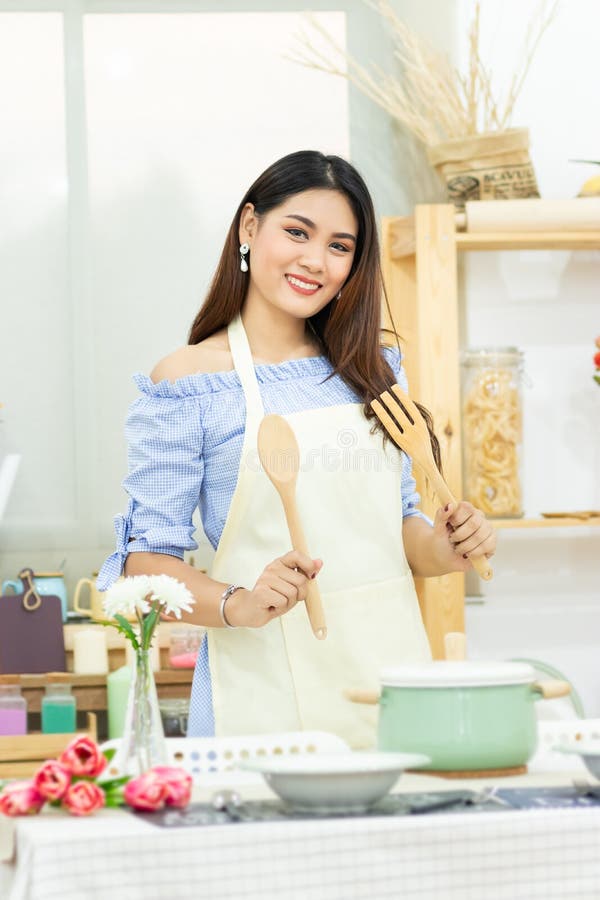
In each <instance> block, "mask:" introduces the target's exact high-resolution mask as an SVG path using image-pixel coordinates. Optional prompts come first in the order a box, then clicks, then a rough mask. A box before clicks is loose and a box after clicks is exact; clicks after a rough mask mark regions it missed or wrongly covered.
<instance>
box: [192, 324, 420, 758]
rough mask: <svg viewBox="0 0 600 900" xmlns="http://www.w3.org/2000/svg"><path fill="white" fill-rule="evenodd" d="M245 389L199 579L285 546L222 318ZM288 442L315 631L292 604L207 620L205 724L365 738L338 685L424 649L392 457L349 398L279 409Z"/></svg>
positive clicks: (244, 365)
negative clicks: (320, 613)
mask: <svg viewBox="0 0 600 900" xmlns="http://www.w3.org/2000/svg"><path fill="white" fill-rule="evenodd" d="M228 334H229V343H230V347H231V353H232V357H233V363H234V366H235V368H236V371H237V373H238V375H239V377H240V380H241V383H242V387H243V389H244V394H245V398H246V431H245V437H244V444H243V449H242V455H241V459H240V470H239V474H238V481H237V486H236V489H235V492H234V495H233V499H232V501H231V507H230V509H229V515H228V517H227V521H226V523H225V527H224V529H223V533H222V535H221V540H220V541H219V545H218V548H217V552H216V555H215V558H214V562H213V566H212V570H211V577H212V578H215V579H216V580H218V581H223V582H226V583H228V584H229V583H232V584H241V585H243V586H245V587H247V588H249V589H251V588H252V587H253V586H254V584H255V583H256V580H257V578H258V576H259V575H260V573H261V572H262V571H263V569H264V568H265V566H266V565H267V564H268V563H270V562H271V561H272V560H274V559H276V558H277V557H278V556H282V555H283V554H284V553H286V552H288V551H289V550H290V549H291V542H290V536H289V532H288V529H287V526H286V521H285V516H284V513H283V508H282V505H281V500H280V499H279V496H278V494H277V492H276V491H275V488H274V487H273V485H272V484H271V482H270V481H269V479H268V478H267V476H266V475H265V473H264V471H263V470H262V468H261V466H260V462H259V459H258V451H257V433H258V426H259V424H260V421H261V419H262V417H263V416H264V410H263V405H262V400H261V396H260V392H259V388H258V382H257V380H256V375H255V372H254V365H253V361H252V357H251V354H250V347H249V344H248V339H247V337H246V332H245V331H244V327H243V325H242V321H241V318H240V317H239V316H238V317H237V318H236V319H235V320H234V321H233V322H232V323H231V325H230V326H229V329H228ZM285 418H286V419H287V421H288V422H289V423H290V425H291V426H292V428H293V429H294V432H295V434H296V437H297V439H298V445H299V448H300V472H299V475H298V484H297V501H298V508H299V513H300V519H301V521H302V523H303V526H304V531H305V534H306V539H307V543H308V547H309V550H310V553H311V554H312V556H313V558H317V557H318V558H320V559H322V560H323V568H322V570H321V572H320V574H319V575H318V576H317V578H318V582H319V587H320V591H321V597H322V600H323V606H324V611H325V617H326V621H327V638H326V639H325V640H324V641H318V640H317V639H316V638H315V637H314V636H313V634H312V631H311V629H310V625H309V621H308V615H307V612H306V608H305V606H304V604H303V603H298V604H297V605H296V606H295V607H294V609H292V610H291V611H290V612H289V613H286V614H285V615H283V616H281V617H278V618H276V619H274V620H273V621H271V622H269V624H268V625H265V626H264V627H263V628H239V629H228V628H211V629H209V635H208V640H209V645H208V646H209V661H210V671H211V680H212V695H213V705H214V718H215V733H216V734H217V735H232V734H257V733H264V732H276V731H297V730H304V729H315V730H320V731H329V732H333V733H335V734H338V735H339V736H340V737H342V738H344V739H345V740H346V741H347V742H348V743H349V744H350V746H352V747H356V748H362V747H372V746H373V745H374V744H375V733H376V719H377V707H367V706H362V705H357V704H353V703H351V702H350V701H348V700H346V699H345V697H344V693H343V692H344V689H345V688H350V687H360V688H365V689H377V688H378V687H379V671H380V669H381V668H382V667H383V666H385V665H390V664H394V663H396V664H397V663H399V662H421V661H423V660H427V659H430V658H431V654H430V649H429V643H428V641H427V636H426V634H425V629H424V627H423V623H422V620H421V615H420V611H419V604H418V600H417V597H416V593H415V589H414V583H413V578H412V574H411V572H410V569H409V567H408V564H407V562H406V557H405V554H404V549H403V545H402V497H401V491H400V481H401V477H400V475H401V472H400V470H401V464H402V463H401V459H402V457H401V455H400V454H399V453H398V451H397V450H396V448H395V447H394V446H393V445H391V443H390V442H388V443H387V444H386V448H385V450H384V447H383V440H382V436H381V433H380V432H377V433H376V434H375V435H371V434H370V428H371V423H369V422H368V421H367V419H365V417H364V414H363V411H362V404H359V403H349V404H341V405H338V406H328V407H325V408H322V409H310V410H306V411H303V412H299V413H292V414H290V415H286V416H285Z"/></svg>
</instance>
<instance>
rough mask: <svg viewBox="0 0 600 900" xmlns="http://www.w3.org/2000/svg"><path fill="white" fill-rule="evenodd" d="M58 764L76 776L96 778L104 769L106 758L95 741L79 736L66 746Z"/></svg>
mask: <svg viewBox="0 0 600 900" xmlns="http://www.w3.org/2000/svg"><path fill="white" fill-rule="evenodd" d="M59 762H61V763H62V764H63V766H66V767H67V769H68V770H69V771H70V772H71V773H72V774H73V775H77V776H82V775H83V776H88V777H89V778H97V776H98V775H100V773H101V772H103V771H104V769H105V768H106V757H105V756H103V754H102V753H101V752H100V748H99V746H98V744H96V742H95V741H93V740H92V739H91V738H89V737H86V736H85V735H80V736H79V737H76V738H75V739H74V740H72V741H71V743H70V744H68V745H67V747H66V748H65V750H63V752H62V753H61V755H60V757H59Z"/></svg>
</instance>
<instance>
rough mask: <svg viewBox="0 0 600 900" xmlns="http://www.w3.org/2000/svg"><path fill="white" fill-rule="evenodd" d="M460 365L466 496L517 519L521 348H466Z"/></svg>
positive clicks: (486, 508)
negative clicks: (461, 371)
mask: <svg viewBox="0 0 600 900" xmlns="http://www.w3.org/2000/svg"><path fill="white" fill-rule="evenodd" d="M462 365H463V379H462V440H463V481H464V496H465V500H468V501H470V502H471V503H472V504H473V505H474V506H477V507H478V508H479V509H480V510H482V512H484V513H485V514H486V516H489V517H490V518H519V517H520V516H522V515H523V493H522V487H521V466H522V441H523V427H522V420H523V413H522V399H521V384H522V372H523V353H522V351H520V350H517V349H516V348H515V347H504V348H490V347H486V348H483V349H479V350H468V351H466V352H465V353H464V355H463V359H462Z"/></svg>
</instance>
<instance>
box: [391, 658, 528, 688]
mask: <svg viewBox="0 0 600 900" xmlns="http://www.w3.org/2000/svg"><path fill="white" fill-rule="evenodd" d="M380 675H381V683H382V685H383V686H384V687H423V688H451V687H488V686H490V685H509V684H530V683H531V682H532V681H535V671H534V669H533V667H532V666H530V665H527V663H510V662H462V661H461V662H454V661H448V660H434V661H433V662H430V663H424V664H423V665H414V666H410V665H409V666H394V667H393V668H392V667H390V668H389V669H383V670H382V671H381V673H380Z"/></svg>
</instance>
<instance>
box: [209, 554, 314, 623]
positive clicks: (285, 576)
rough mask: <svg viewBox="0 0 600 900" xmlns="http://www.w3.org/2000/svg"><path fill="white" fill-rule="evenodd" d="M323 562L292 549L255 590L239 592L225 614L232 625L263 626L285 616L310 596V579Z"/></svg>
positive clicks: (261, 578) (265, 573)
mask: <svg viewBox="0 0 600 900" xmlns="http://www.w3.org/2000/svg"><path fill="white" fill-rule="evenodd" d="M322 565H323V561H322V560H321V559H311V558H310V556H307V555H306V554H305V553H300V552H299V551H297V550H291V551H290V552H289V553H286V554H285V555H284V556H280V557H278V558H277V559H274V560H273V562H271V563H269V565H268V566H266V568H265V569H264V570H263V572H262V573H261V575H260V576H259V578H258V581H257V582H256V584H255V585H254V587H253V588H252V590H239V591H235V592H234V593H233V594H232V595H231V597H229V599H228V600H227V604H226V606H225V615H226V617H227V621H228V622H229V623H230V624H231V625H236V626H245V627H246V628H260V627H261V626H262V625H266V624H267V622H270V621H271V619H276V618H277V617H278V616H283V615H284V614H285V613H287V612H289V611H290V609H293V608H294V606H295V605H296V603H298V602H299V601H301V600H305V599H306V593H307V590H308V582H309V580H310V579H311V578H314V577H315V576H316V575H317V574H318V572H320V571H321V567H322Z"/></svg>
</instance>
